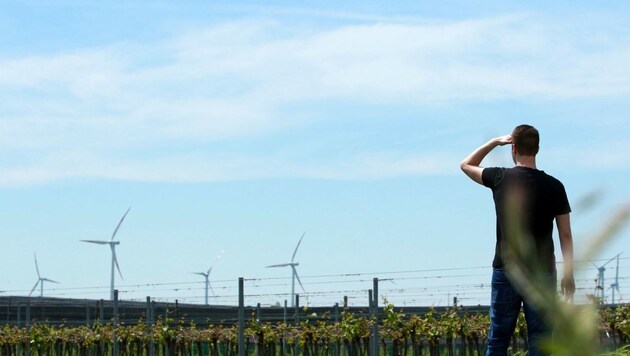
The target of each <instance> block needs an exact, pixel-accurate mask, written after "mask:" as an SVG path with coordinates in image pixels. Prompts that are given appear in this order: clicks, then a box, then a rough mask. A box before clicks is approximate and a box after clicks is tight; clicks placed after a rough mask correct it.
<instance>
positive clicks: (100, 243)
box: [81, 240, 109, 245]
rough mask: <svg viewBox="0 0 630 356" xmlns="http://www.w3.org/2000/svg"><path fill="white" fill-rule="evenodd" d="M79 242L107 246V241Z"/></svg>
mask: <svg viewBox="0 0 630 356" xmlns="http://www.w3.org/2000/svg"><path fill="white" fill-rule="evenodd" d="M81 242H89V243H91V244H98V245H109V241H101V240H81Z"/></svg>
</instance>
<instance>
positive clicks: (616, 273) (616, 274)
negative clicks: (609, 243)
mask: <svg viewBox="0 0 630 356" xmlns="http://www.w3.org/2000/svg"><path fill="white" fill-rule="evenodd" d="M617 283H619V255H617V270H616V271H615V284H617Z"/></svg>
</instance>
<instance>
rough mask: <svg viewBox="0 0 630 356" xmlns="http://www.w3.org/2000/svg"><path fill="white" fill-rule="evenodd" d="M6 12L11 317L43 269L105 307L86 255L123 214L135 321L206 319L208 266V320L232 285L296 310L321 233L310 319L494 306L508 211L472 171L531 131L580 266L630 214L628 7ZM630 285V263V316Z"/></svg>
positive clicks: (215, 6) (4, 185)
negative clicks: (367, 306) (605, 232)
mask: <svg viewBox="0 0 630 356" xmlns="http://www.w3.org/2000/svg"><path fill="white" fill-rule="evenodd" d="M1 7H2V11H0V137H1V138H2V139H1V140H0V152H1V153H2V154H1V155H0V168H1V169H2V174H0V195H1V196H2V204H0V217H1V220H0V221H1V223H0V236H2V238H3V258H2V259H1V260H0V268H1V269H2V270H3V271H8V272H7V273H3V274H2V277H0V291H2V294H3V295H27V294H28V293H29V291H30V290H31V288H32V286H33V284H34V282H35V281H36V280H37V276H36V272H35V266H34V262H33V253H35V252H36V253H37V255H38V262H39V266H40V270H41V272H42V276H44V277H48V278H51V279H54V280H58V281H60V282H61V284H59V285H50V284H46V286H45V294H46V295H49V296H59V297H79V298H107V296H108V288H109V261H110V257H109V256H110V255H109V251H107V248H106V247H105V246H96V245H91V244H85V243H81V242H79V240H80V239H108V238H109V237H110V236H111V233H112V231H113V230H114V228H115V226H116V224H117V222H118V220H119V219H120V217H121V216H122V214H123V213H124V212H125V210H126V209H127V208H128V207H129V206H131V207H132V209H131V211H130V213H129V215H128V216H127V219H126V221H125V222H124V224H123V225H122V226H121V229H120V231H119V233H118V235H117V239H118V240H120V241H121V245H120V246H119V247H118V249H117V253H118V259H119V262H120V267H121V269H122V272H123V277H124V280H123V281H120V279H119V278H118V279H117V282H116V283H117V285H119V288H120V290H121V293H122V294H121V297H122V298H126V299H144V298H145V296H147V295H150V296H153V297H156V298H162V299H174V298H178V299H179V300H180V301H186V302H192V303H201V302H203V293H204V292H203V284H202V280H201V279H200V278H197V277H199V276H195V275H193V274H191V273H190V272H199V271H204V270H206V269H207V268H209V267H210V266H214V269H213V272H212V275H211V280H212V286H213V289H214V291H215V293H216V295H217V297H216V298H215V299H214V301H215V302H217V303H234V302H235V298H234V296H235V294H236V286H237V278H238V277H245V278H247V279H248V281H247V283H246V289H247V292H248V293H249V294H250V295H251V296H249V297H248V298H247V302H248V303H252V304H254V303H256V302H261V303H263V304H273V303H275V302H278V301H282V300H283V299H286V298H287V295H286V293H288V291H289V290H290V278H289V276H290V271H289V270H287V269H284V270H283V269H266V268H265V266H267V265H270V264H275V263H282V262H288V260H289V259H290V257H291V254H292V253H293V249H294V247H295V244H296V243H297V241H298V239H299V237H300V236H301V235H302V233H303V232H306V234H305V237H304V240H303V242H302V245H301V246H300V250H299V251H298V254H297V257H296V260H298V261H299V262H300V266H299V269H298V271H299V274H300V276H301V277H302V282H303V283H304V286H305V288H306V290H307V292H308V293H307V295H308V303H311V304H317V305H329V304H332V303H334V302H337V301H340V300H341V299H342V297H343V295H344V294H348V295H350V296H351V297H352V299H351V300H352V302H353V303H357V304H361V303H364V300H363V299H361V298H363V297H362V295H363V294H365V296H366V298H367V292H365V290H367V289H369V288H371V280H372V278H373V277H378V278H383V279H391V281H389V282H383V285H382V286H381V294H382V297H384V298H388V300H390V301H392V302H394V303H397V304H416V305H417V304H434V305H445V304H446V303H447V301H448V300H449V299H450V298H451V297H452V296H453V295H458V296H460V298H461V299H462V300H463V301H465V303H469V304H477V303H485V302H486V301H487V300H488V296H487V294H488V292H487V288H486V287H487V283H488V281H489V272H490V269H489V265H490V262H491V259H492V253H493V249H494V215H493V207H492V200H491V197H490V193H489V191H487V190H486V189H485V188H483V187H481V186H477V185H475V184H474V183H472V182H471V181H469V180H468V179H467V178H466V177H464V176H463V174H461V173H460V171H459V167H458V164H459V162H460V161H461V160H462V159H463V158H464V157H465V156H466V155H467V154H468V153H469V152H470V151H472V150H473V149H474V148H476V147H477V146H479V145H481V144H482V143H483V142H485V141H486V140H488V139H489V138H491V137H493V136H496V135H502V134H507V133H509V132H510V131H511V130H512V128H513V127H514V126H515V125H517V124H521V123H530V124H533V125H534V126H536V127H537V128H538V129H539V130H540V132H541V139H542V144H541V152H540V155H539V161H538V165H539V168H541V169H543V170H545V171H547V172H548V173H550V174H552V175H554V176H556V177H557V178H559V179H561V180H562V181H563V182H564V184H565V186H566V189H567V192H568V194H569V196H570V200H571V203H572V206H573V212H574V214H573V229H574V235H575V241H576V249H577V250H578V252H579V251H582V250H584V248H585V246H586V245H587V242H588V241H589V236H591V235H592V234H593V233H594V232H595V231H597V229H598V227H601V226H602V225H603V224H604V223H605V221H606V219H607V218H608V217H609V216H610V215H612V214H613V213H614V212H615V211H617V210H618V209H620V207H622V206H626V205H627V204H628V201H629V199H630V188H629V184H628V181H630V177H629V173H630V172H629V170H628V166H629V163H630V159H629V158H628V154H627V153H628V152H630V139H628V129H630V124H629V123H628V119H627V113H628V112H629V111H630V100H628V97H629V94H630V65H629V64H628V63H629V60H630V25H629V24H630V21H629V20H630V19H629V17H630V16H629V15H630V12H629V10H630V9H629V6H628V5H627V3H625V2H622V1H618V2H614V1H610V2H606V3H604V4H602V3H598V4H593V3H591V2H581V1H577V2H576V1H571V2H569V1H557V2H553V3H552V4H549V3H548V2H544V1H534V2H527V3H523V2H518V1H448V2H394V3H391V2H390V3H386V4H383V3H381V2H371V1H361V2H359V1H349V2H344V3H343V4H339V3H338V2H333V1H329V2H327V1H318V2H301V3H295V2H288V1H273V2H265V3H264V4H261V3H260V2H247V1H231V2H211V3H210V2H205V1H184V2H164V1H156V2H151V3H149V4H147V3H146V2H109V1H94V2H89V3H85V2H80V1H58V2H57V1H56V2H52V1H7V2H3V4H2V5H1ZM510 163H511V161H510V157H509V152H508V150H507V149H497V151H496V152H493V153H492V154H491V155H490V156H489V157H488V158H487V160H486V161H484V164H485V165H510ZM589 197H595V198H596V199H594V201H595V203H594V204H585V202H587V201H589V200H588V198H589ZM628 234H629V231H628V230H627V229H625V230H622V231H621V232H620V233H619V234H618V235H617V236H616V238H615V240H614V241H611V242H609V243H608V244H607V245H606V247H605V248H604V249H603V250H602V251H600V252H599V253H598V254H597V256H596V258H597V259H598V260H599V262H605V260H607V259H608V258H610V257H612V256H614V255H616V254H617V253H619V252H622V251H624V248H625V247H626V246H627V245H628V237H629V236H628ZM221 251H223V253H222V255H221V258H220V259H217V258H216V257H217V256H218V255H219V254H221ZM627 252H628V254H630V251H627ZM624 256H626V255H625V254H623V255H622V257H624ZM627 257H628V258H630V255H628V256H627ZM599 262H598V261H596V263H599ZM608 266H609V267H610V266H612V264H610V265H608ZM595 273H596V272H595V269H594V268H593V267H592V265H589V264H585V265H584V269H583V270H582V271H581V272H580V276H579V277H580V278H581V280H580V284H579V287H581V288H582V289H580V290H579V291H578V293H581V295H582V296H583V295H584V294H586V293H590V292H592V289H593V287H594V282H593V281H592V278H594V276H595ZM629 273H630V265H629V262H628V259H623V258H622V259H621V260H620V277H621V278H622V279H621V280H620V286H621V292H622V295H623V296H625V297H626V298H627V297H628V295H630V290H629V289H627V287H625V285H628V283H630V280H628V279H626V278H628V275H629ZM613 275H614V270H613V269H611V268H609V269H608V270H607V274H606V277H607V279H608V281H610V280H611V279H610V278H611V277H612V276H613ZM608 283H609V282H606V284H608Z"/></svg>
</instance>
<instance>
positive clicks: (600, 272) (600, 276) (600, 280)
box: [591, 253, 621, 304]
mask: <svg viewBox="0 0 630 356" xmlns="http://www.w3.org/2000/svg"><path fill="white" fill-rule="evenodd" d="M619 255H621V253H618V254H617V256H615V257H613V258H611V259H609V260H608V261H606V263H604V264H603V265H601V266H598V265H596V264H594V263H593V262H591V263H593V266H595V267H596V268H597V287H596V289H599V292H600V298H601V302H602V304H605V303H606V300H605V299H604V298H605V294H604V292H605V290H606V284H605V283H604V272H605V271H606V265H607V264H609V263H610V262H611V261H612V260H614V259H615V258H618V257H619Z"/></svg>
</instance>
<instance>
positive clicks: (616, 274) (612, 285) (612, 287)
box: [608, 253, 621, 304]
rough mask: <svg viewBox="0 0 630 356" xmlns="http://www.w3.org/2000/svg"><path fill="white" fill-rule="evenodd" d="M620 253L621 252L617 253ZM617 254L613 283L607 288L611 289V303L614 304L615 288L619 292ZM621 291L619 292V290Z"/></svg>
mask: <svg viewBox="0 0 630 356" xmlns="http://www.w3.org/2000/svg"><path fill="white" fill-rule="evenodd" d="M619 255H621V253H620V254H619ZM619 255H617V256H616V257H617V268H616V270H615V283H611V284H610V287H609V288H608V289H611V290H612V304H615V289H616V290H617V292H619ZM619 293H621V292H619Z"/></svg>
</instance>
